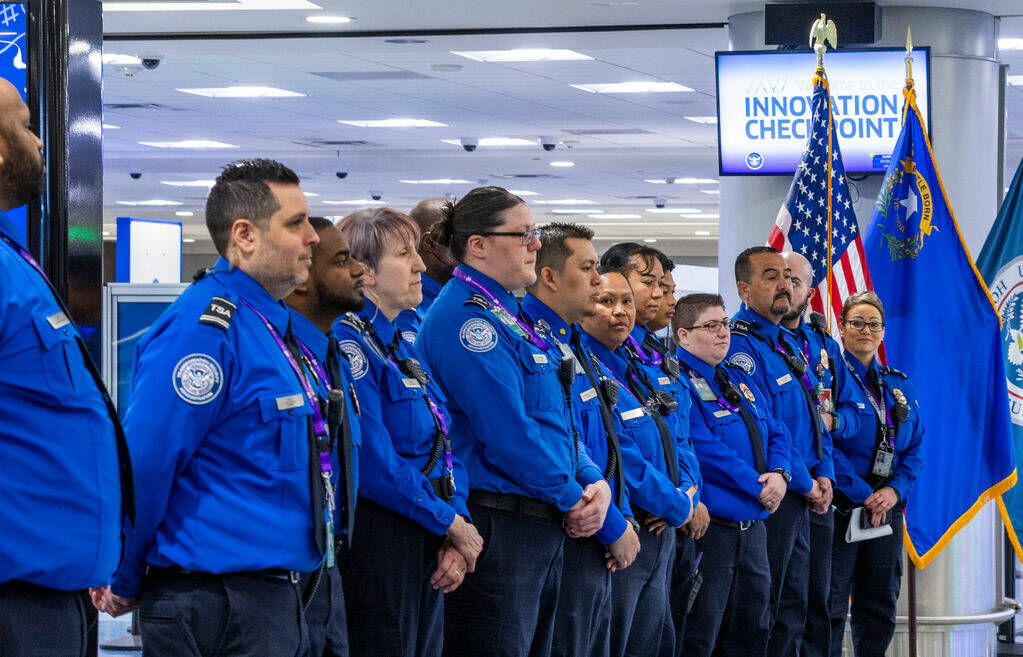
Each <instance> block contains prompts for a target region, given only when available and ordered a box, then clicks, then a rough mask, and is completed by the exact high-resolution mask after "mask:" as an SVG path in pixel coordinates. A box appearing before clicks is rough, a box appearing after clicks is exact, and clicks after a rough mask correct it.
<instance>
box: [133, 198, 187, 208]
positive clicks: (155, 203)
mask: <svg viewBox="0 0 1023 657" xmlns="http://www.w3.org/2000/svg"><path fill="white" fill-rule="evenodd" d="M117 205H141V206H147V207H163V206H167V205H183V203H178V202H177V201H167V200H165V199H151V200H149V201H117Z"/></svg>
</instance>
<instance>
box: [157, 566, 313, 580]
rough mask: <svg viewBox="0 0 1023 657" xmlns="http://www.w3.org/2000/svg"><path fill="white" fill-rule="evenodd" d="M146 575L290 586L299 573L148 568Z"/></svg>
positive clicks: (286, 571) (275, 569)
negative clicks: (274, 581)
mask: <svg viewBox="0 0 1023 657" xmlns="http://www.w3.org/2000/svg"><path fill="white" fill-rule="evenodd" d="M146 574H147V575H150V576H152V577H162V578H166V579H177V578H184V579H222V578H224V577H253V578H256V579H279V580H283V581H285V582H291V583H292V584H298V579H299V577H300V576H301V573H300V572H298V571H297V570H284V569H283V568H264V569H263V570H239V571H235V572H233V573H206V572H202V571H196V570H188V569H187V568H182V567H181V566H168V567H166V568H165V567H163V566H149V568H147V569H146Z"/></svg>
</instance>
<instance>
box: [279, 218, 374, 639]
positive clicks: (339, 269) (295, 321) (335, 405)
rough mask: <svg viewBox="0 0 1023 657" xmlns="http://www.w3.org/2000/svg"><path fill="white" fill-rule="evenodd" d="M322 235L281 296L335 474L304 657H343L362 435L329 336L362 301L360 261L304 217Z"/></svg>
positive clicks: (309, 580)
mask: <svg viewBox="0 0 1023 657" xmlns="http://www.w3.org/2000/svg"><path fill="white" fill-rule="evenodd" d="M309 223H310V224H311V225H312V227H313V228H314V229H315V230H316V234H317V235H318V236H319V237H320V241H319V242H318V243H317V244H315V245H313V249H312V253H313V263H312V266H311V267H310V268H309V278H307V279H306V282H305V283H302V284H301V285H299V286H298V287H297V288H295V291H294V292H292V293H291V294H290V295H288V296H287V297H286V298H285V299H284V302H285V303H286V304H288V306H289V307H290V312H291V332H292V334H293V335H294V336H295V341H296V343H297V345H298V347H299V352H300V353H299V356H300V357H299V362H300V363H301V364H302V366H303V367H304V368H305V370H306V375H307V376H308V377H309V380H310V381H311V382H312V384H313V389H314V390H315V391H316V396H317V400H318V401H319V403H320V408H321V411H322V413H323V416H324V418H326V419H327V421H328V425H329V426H328V428H329V429H330V430H331V435H330V438H331V441H332V442H333V443H334V444H333V448H332V450H331V455H332V465H333V467H334V469H335V470H336V471H337V472H338V486H337V492H336V495H337V499H338V515H337V517H336V518H335V535H336V536H337V537H338V541H337V543H338V545H335V559H334V564H333V565H331V566H329V567H328V565H327V561H326V560H324V561H322V562H321V563H320V567H319V568H317V569H316V571H315V572H312V573H304V574H303V575H302V579H301V588H302V599H303V602H304V607H305V619H306V626H307V627H308V630H309V655H310V657H347V656H348V654H349V652H348V628H347V626H346V623H345V598H344V592H343V590H342V586H341V573H340V571H339V570H338V567H337V562H338V561H339V560H340V557H339V556H338V555H339V554H340V553H341V546H340V543H341V542H343V541H347V540H349V537H350V536H351V535H352V529H353V527H354V524H355V499H356V497H355V492H356V491H357V490H358V453H359V444H360V442H361V440H360V434H359V417H358V413H357V409H358V398H357V397H356V393H355V385H354V382H353V379H352V373H351V369H350V368H349V366H348V361H347V360H345V358H344V356H343V355H341V353H340V350H339V349H338V344H337V340H336V339H335V338H333V337H328V334H329V333H330V330H331V328H332V327H333V325H334V320H336V319H337V318H338V317H340V316H341V315H343V314H345V313H347V312H353V311H357V310H360V309H361V308H362V305H363V273H364V272H365V269H366V268H365V266H364V265H362V263H360V262H358V261H357V260H355V258H353V257H352V256H351V252H350V250H349V248H348V243H347V242H346V241H345V238H344V236H343V235H342V234H341V232H340V231H339V230H338V229H337V228H336V227H335V226H334V224H333V223H331V222H330V221H329V220H327V219H324V218H323V217H309Z"/></svg>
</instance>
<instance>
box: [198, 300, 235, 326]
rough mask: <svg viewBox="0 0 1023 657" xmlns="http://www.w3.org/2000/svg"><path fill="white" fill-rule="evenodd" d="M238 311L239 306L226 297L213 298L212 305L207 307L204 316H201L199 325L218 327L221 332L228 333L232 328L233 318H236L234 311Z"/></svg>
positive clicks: (203, 312)
mask: <svg viewBox="0 0 1023 657" xmlns="http://www.w3.org/2000/svg"><path fill="white" fill-rule="evenodd" d="M237 309H238V306H236V305H235V304H234V303H232V302H231V301H228V300H227V299H225V298H224V297H213V300H212V301H210V305H208V306H206V310H204V311H202V315H200V316H199V323H200V324H208V325H210V326H216V327H217V328H218V329H220V330H221V331H226V330H227V329H228V328H230V327H231V318H233V317H234V311H235V310H237Z"/></svg>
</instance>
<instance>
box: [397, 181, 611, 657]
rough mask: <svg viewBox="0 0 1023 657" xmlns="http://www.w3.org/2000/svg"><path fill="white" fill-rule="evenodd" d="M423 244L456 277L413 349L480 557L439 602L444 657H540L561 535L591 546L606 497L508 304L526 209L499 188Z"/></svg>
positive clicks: (468, 198) (554, 372)
mask: <svg viewBox="0 0 1023 657" xmlns="http://www.w3.org/2000/svg"><path fill="white" fill-rule="evenodd" d="M432 232H433V233H434V237H435V238H436V239H437V240H438V241H440V242H441V243H442V244H445V245H448V246H449V247H450V248H451V251H452V254H454V256H455V257H456V258H457V259H458V260H459V261H460V264H459V265H458V267H456V268H455V272H454V278H453V279H452V280H451V281H449V282H448V284H447V285H445V286H444V289H443V290H442V291H441V293H440V295H439V296H438V297H437V301H436V302H434V304H433V306H432V307H431V308H430V312H429V313H428V314H427V316H426V319H425V321H424V322H423V328H422V331H421V332H420V334H419V338H418V340H417V341H416V349H417V351H419V352H420V353H422V354H423V356H424V358H425V360H426V362H427V363H428V364H429V366H430V368H431V369H432V370H433V372H434V374H435V376H436V378H437V380H438V381H439V383H440V384H441V387H442V388H443V391H444V394H445V395H446V397H447V398H448V409H449V411H450V413H451V417H452V422H451V441H452V444H453V445H454V448H455V453H456V454H457V455H458V456H459V458H460V459H461V461H462V462H463V463H464V464H465V467H466V470H467V471H468V477H469V482H470V491H469V512H470V513H471V514H472V518H473V522H474V523H475V524H476V526H477V527H478V528H479V531H480V534H481V535H482V537H483V540H484V541H485V544H486V546H487V547H486V549H485V550H484V551H483V553H482V555H481V557H480V559H479V560H478V562H477V564H476V572H474V573H472V574H471V575H470V576H469V577H467V578H466V580H465V582H464V583H463V584H462V586H460V587H459V588H458V590H456V591H455V592H453V593H451V594H449V595H448V596H447V598H446V600H445V619H444V620H445V627H444V640H445V643H444V654H445V655H447V656H449V657H457V656H462V655H472V656H474V657H475V656H477V655H480V654H487V655H501V656H504V655H508V656H512V655H515V656H525V655H526V654H533V655H546V654H548V653H549V652H550V645H551V640H552V634H553V632H552V630H553V620H554V610H555V605H556V604H557V597H558V590H559V587H560V580H561V569H562V558H563V549H564V541H565V531H564V529H563V528H562V522H563V521H566V522H567V523H568V524H569V525H570V526H572V527H575V533H576V534H578V535H582V536H586V535H592V534H593V533H595V532H596V531H597V530H598V529H600V528H601V527H602V526H603V524H604V517H605V515H606V513H607V508H608V505H609V504H610V501H611V494H610V490H609V488H608V486H607V483H606V482H604V481H603V473H602V472H601V471H600V470H599V469H598V468H597V467H596V466H595V465H594V464H593V462H592V461H591V460H590V459H589V457H588V456H587V455H586V450H585V449H579V448H578V444H577V443H576V441H575V440H574V438H573V436H572V432H571V428H570V426H569V422H568V414H567V409H566V406H565V401H564V395H563V389H562V387H561V383H560V381H559V379H558V364H557V363H554V362H551V359H550V357H549V356H548V355H547V349H548V345H547V343H546V342H545V341H544V340H543V339H542V338H541V337H540V336H539V335H538V334H537V333H536V330H535V328H534V326H533V325H532V323H531V322H530V321H528V319H526V318H525V317H524V316H523V315H522V314H521V313H520V311H519V304H518V301H517V300H516V299H515V297H514V296H513V295H512V293H511V291H512V290H515V289H517V288H520V287H523V286H525V285H529V284H531V283H533V282H534V280H535V278H536V271H535V269H534V265H535V262H536V251H537V249H539V248H540V241H539V239H538V234H539V231H537V229H536V227H535V224H534V223H533V217H532V214H531V213H530V212H529V208H528V207H527V206H526V204H525V203H524V202H523V201H522V199H520V198H519V197H517V196H515V195H514V194H511V193H509V192H508V191H506V190H504V189H501V188H499V187H480V188H477V189H474V190H472V191H470V192H469V193H468V194H466V195H465V196H464V197H463V198H462V199H461V200H460V201H459V202H458V203H456V204H455V205H454V206H452V207H451V208H450V209H449V211H448V214H447V217H446V218H445V220H444V221H442V222H441V223H440V224H438V225H436V226H434V228H433V229H432Z"/></svg>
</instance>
